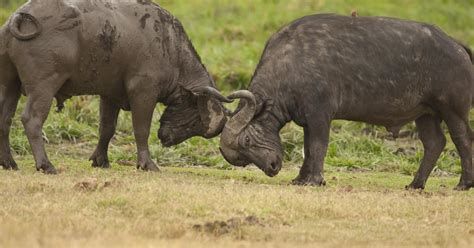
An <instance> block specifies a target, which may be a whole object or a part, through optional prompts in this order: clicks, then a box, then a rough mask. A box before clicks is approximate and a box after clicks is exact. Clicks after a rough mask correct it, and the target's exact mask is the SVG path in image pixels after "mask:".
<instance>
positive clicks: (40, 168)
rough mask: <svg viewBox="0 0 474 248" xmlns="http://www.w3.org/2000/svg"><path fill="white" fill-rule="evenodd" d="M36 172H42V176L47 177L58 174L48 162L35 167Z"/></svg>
mask: <svg viewBox="0 0 474 248" xmlns="http://www.w3.org/2000/svg"><path fill="white" fill-rule="evenodd" d="M36 170H37V171H41V172H43V173H44V174H47V175H56V174H58V172H57V171H56V168H54V166H53V165H52V164H51V163H49V162H46V163H43V164H41V165H40V166H36Z"/></svg>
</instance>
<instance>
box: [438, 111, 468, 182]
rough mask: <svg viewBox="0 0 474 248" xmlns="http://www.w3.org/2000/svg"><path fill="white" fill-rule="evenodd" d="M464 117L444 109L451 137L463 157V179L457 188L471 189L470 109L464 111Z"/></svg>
mask: <svg viewBox="0 0 474 248" xmlns="http://www.w3.org/2000/svg"><path fill="white" fill-rule="evenodd" d="M464 112H465V114H464V115H463V117H460V116H459V115H458V114H457V113H456V112H454V111H451V110H447V111H443V112H442V114H443V119H444V121H445V122H446V125H447V126H448V130H449V134H450V135H451V139H452V140H453V142H454V145H455V146H456V149H457V150H458V153H459V157H461V168H462V174H461V180H460V181H459V184H458V186H456V188H455V189H456V190H469V189H470V188H471V187H474V171H473V168H472V153H471V152H472V150H471V149H472V141H471V133H472V132H471V128H470V127H469V117H468V116H469V109H468V110H467V111H464Z"/></svg>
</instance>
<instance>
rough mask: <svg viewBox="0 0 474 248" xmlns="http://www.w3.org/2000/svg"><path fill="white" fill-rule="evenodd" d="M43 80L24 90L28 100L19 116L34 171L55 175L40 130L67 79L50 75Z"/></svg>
mask: <svg viewBox="0 0 474 248" xmlns="http://www.w3.org/2000/svg"><path fill="white" fill-rule="evenodd" d="M38 76H39V75H38ZM39 78H41V77H39ZM44 78H46V79H42V80H40V81H38V82H37V83H36V84H34V87H33V88H32V89H30V88H25V91H26V95H27V97H28V100H27V102H26V106H25V109H24V111H23V114H22V116H21V121H22V123H23V126H24V128H25V132H26V136H27V137H28V141H29V143H30V146H31V150H32V152H33V156H34V158H35V162H36V169H37V170H38V171H43V172H44V173H45V174H56V173H57V172H56V169H55V168H54V166H53V165H52V164H51V162H50V161H49V158H48V155H47V154H46V150H45V147H44V141H43V135H42V129H43V124H44V122H45V120H46V118H47V117H48V114H49V111H50V109H51V104H52V102H53V99H54V95H55V94H56V92H57V91H58V90H59V88H61V85H62V84H64V82H65V81H66V79H67V77H65V76H61V75H59V74H57V73H52V74H51V75H50V76H47V77H44ZM29 85H31V84H29Z"/></svg>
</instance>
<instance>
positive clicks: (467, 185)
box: [454, 181, 474, 191]
mask: <svg viewBox="0 0 474 248" xmlns="http://www.w3.org/2000/svg"><path fill="white" fill-rule="evenodd" d="M472 187H474V181H470V182H464V181H461V182H460V183H459V184H458V186H456V187H455V188H454V190H457V191H468V190H469V189H470V188H472Z"/></svg>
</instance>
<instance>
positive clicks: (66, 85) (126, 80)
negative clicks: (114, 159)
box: [0, 0, 226, 173]
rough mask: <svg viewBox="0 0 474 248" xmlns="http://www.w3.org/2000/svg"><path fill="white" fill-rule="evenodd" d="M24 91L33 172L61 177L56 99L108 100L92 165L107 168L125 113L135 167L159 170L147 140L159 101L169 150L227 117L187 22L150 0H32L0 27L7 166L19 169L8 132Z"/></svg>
mask: <svg viewBox="0 0 474 248" xmlns="http://www.w3.org/2000/svg"><path fill="white" fill-rule="evenodd" d="M20 92H23V93H24V94H26V95H27V96H28V101H27V103H26V108H25V111H24V112H23V115H22V122H23V125H24V127H25V130H26V134H27V136H28V140H29V142H30V145H31V148H32V151H33V155H34V158H35V161H36V168H37V169H38V170H42V171H44V172H45V173H55V172H56V170H55V168H54V166H53V165H52V164H51V162H50V161H49V159H48V157H47V155H46V152H45V149H44V143H43V139H42V131H41V129H42V126H43V123H44V121H45V120H46V118H47V116H48V112H49V109H50V107H51V104H52V100H53V98H56V99H57V100H58V106H62V102H63V101H64V100H65V99H67V98H70V97H71V96H76V95H100V96H101V106H100V112H101V118H100V120H101V124H100V141H99V144H98V146H97V148H96V150H95V152H94V154H93V155H92V157H91V160H93V166H97V167H108V166H109V162H108V159H107V149H108V145H109V141H110V139H111V138H112V136H113V135H114V132H115V126H116V122H117V116H118V114H119V111H120V109H124V110H131V111H132V116H133V117H132V119H133V128H134V132H135V138H136V143H137V148H138V167H140V168H142V169H144V170H151V171H156V170H158V168H157V166H156V165H155V163H154V162H153V161H152V160H151V158H150V152H149V149H148V137H149V133H150V124H151V120H152V115H153V111H154V108H155V106H156V103H157V102H162V103H164V104H166V105H167V106H168V107H167V108H166V110H165V112H164V114H163V116H162V118H161V127H160V130H159V137H160V139H161V140H162V142H163V144H164V145H166V146H170V145H174V144H177V143H180V142H182V141H184V140H186V139H187V138H189V137H192V136H203V137H206V138H211V137H214V136H216V135H218V134H219V133H220V132H221V130H222V128H223V127H224V124H225V121H226V118H225V115H224V108H223V107H222V104H221V102H220V100H226V99H225V98H224V97H223V96H221V95H220V94H219V92H218V91H217V90H216V89H215V83H214V82H213V80H212V78H211V77H210V76H209V73H208V72H207V70H206V68H205V67H204V65H203V64H202V63H201V60H200V58H199V56H198V54H197V53H196V51H195V50H194V48H193V46H192V44H191V42H190V40H189V39H188V37H187V35H186V33H185V31H184V29H183V27H182V25H181V23H180V22H179V21H178V20H177V19H176V18H174V17H173V16H172V15H171V14H170V13H168V12H167V11H166V10H164V9H163V8H161V7H160V6H158V5H156V4H154V3H151V2H150V1H145V0H142V1H106V0H104V1H95V0H94V1H93V0H85V1H66V0H41V1H40V0H31V1H29V2H28V3H26V4H25V5H23V6H22V7H21V8H20V9H18V10H17V11H16V12H15V13H14V14H13V15H12V17H11V18H10V19H9V20H8V23H7V24H6V25H5V26H4V27H2V28H1V29H0V165H1V166H3V167H4V168H6V169H17V165H16V163H15V161H14V160H13V157H12V155H11V151H10V147H9V145H10V144H9V138H8V136H9V130H10V125H11V120H12V117H13V115H14V112H15V109H16V106H17V102H18V98H19V96H20Z"/></svg>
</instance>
